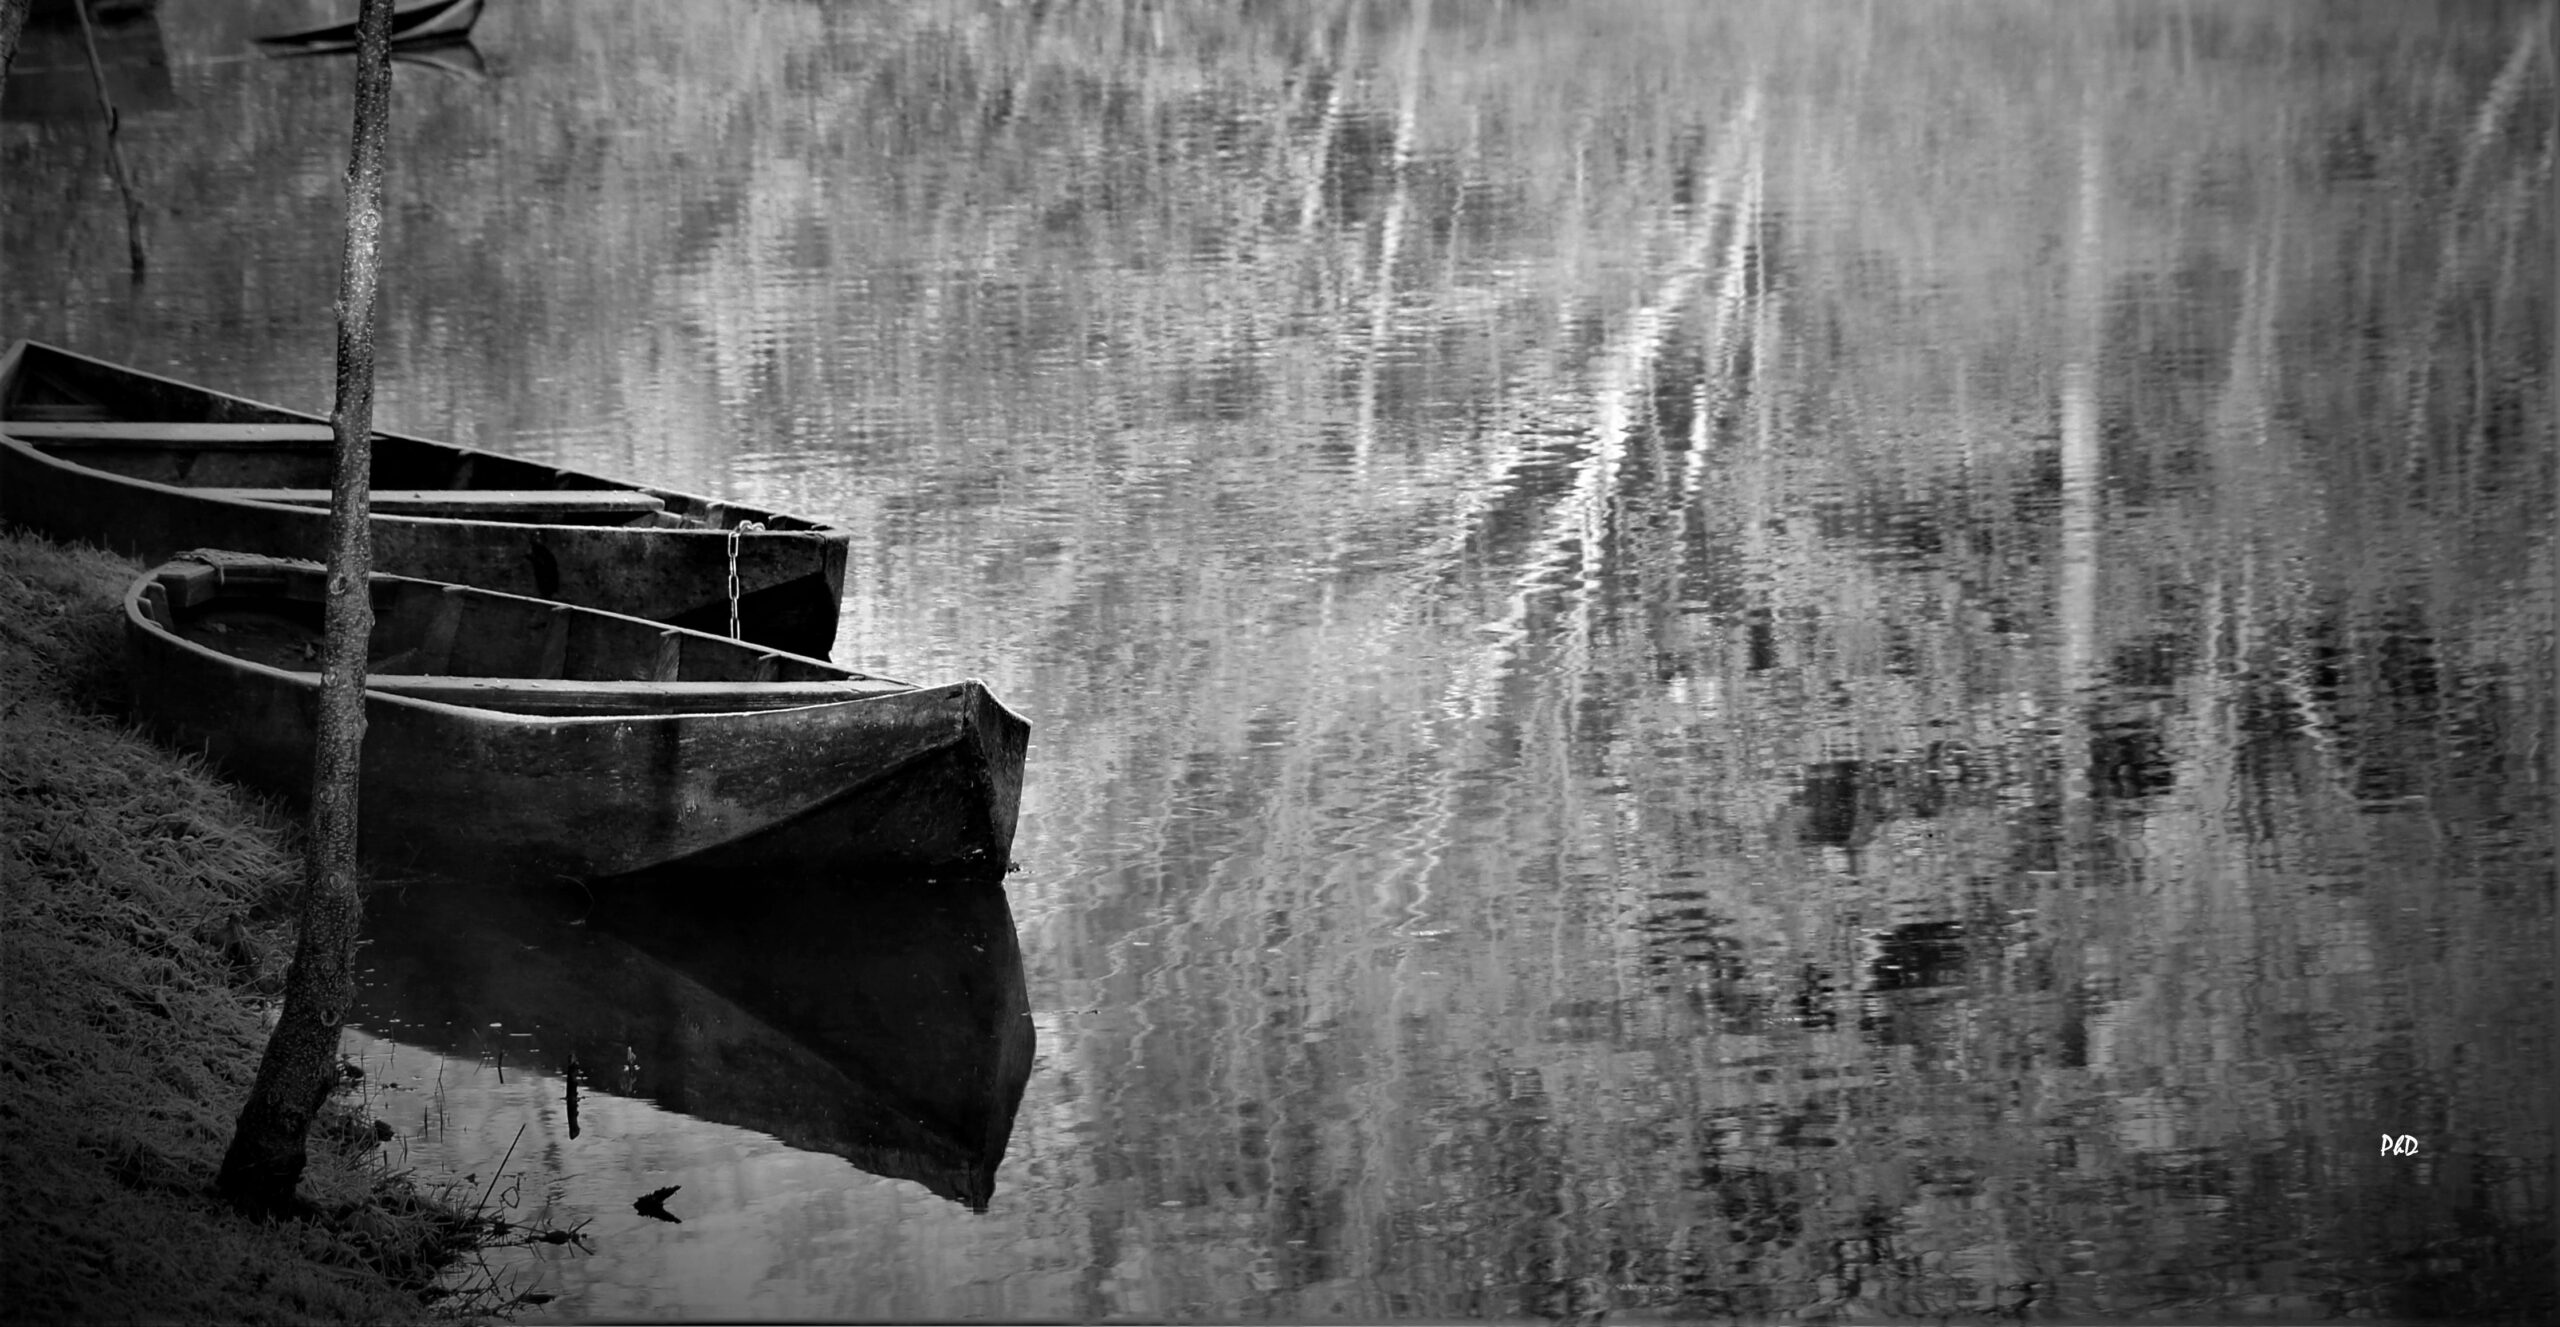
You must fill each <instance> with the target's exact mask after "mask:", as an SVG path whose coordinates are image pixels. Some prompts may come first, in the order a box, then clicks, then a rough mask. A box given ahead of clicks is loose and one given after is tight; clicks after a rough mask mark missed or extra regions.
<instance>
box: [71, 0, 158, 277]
mask: <svg viewBox="0 0 2560 1327" xmlns="http://www.w3.org/2000/svg"><path fill="white" fill-rule="evenodd" d="M71 7H72V8H73V9H76V10H78V11H80V44H81V45H83V46H85V47H87V48H88V51H89V81H90V82H91V83H93V84H95V85H96V86H97V89H98V108H99V109H100V110H102V111H104V112H106V116H107V173H108V174H110V175H113V176H115V178H116V192H118V193H120V194H123V195H124V242H125V247H126V248H127V249H128V250H130V251H131V255H132V258H133V279H134V280H136V281H140V280H141V279H142V267H143V261H142V200H141V199H140V198H137V197H135V196H134V192H133V175H132V173H131V172H129V171H127V170H126V169H125V168H124V149H123V148H122V147H119V146H117V144H116V129H117V127H118V126H119V124H120V122H121V120H122V117H120V116H118V115H117V114H116V103H115V99H114V98H112V97H110V96H108V95H107V67H106V64H105V62H104V61H101V60H100V59H99V58H98V28H97V25H96V24H95V23H92V22H91V21H90V20H89V0H72V4H71Z"/></svg>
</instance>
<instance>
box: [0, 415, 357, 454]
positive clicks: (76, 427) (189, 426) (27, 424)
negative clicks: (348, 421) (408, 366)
mask: <svg viewBox="0 0 2560 1327" xmlns="http://www.w3.org/2000/svg"><path fill="white" fill-rule="evenodd" d="M0 433H6V434H8V435H9V436H10V437H13V438H23V439H25V440H26V441H28V442H47V443H55V444H61V445H69V446H78V445H80V444H82V443H89V444H96V445H102V446H111V447H130V446H133V445H135V444H137V443H139V444H142V445H145V446H183V447H187V448H190V449H194V450H206V449H216V450H218V449H221V448H225V447H249V448H259V449H267V448H275V447H291V448H294V449H297V450H299V449H301V448H305V447H328V446H331V445H333V444H334V443H335V442H336V441H337V435H336V433H334V432H332V431H331V429H330V427H329V426H328V425H326V424H198V423H181V422H174V421H165V420H137V419H107V420H94V419H78V420H65V419H10V420H5V421H0Z"/></svg>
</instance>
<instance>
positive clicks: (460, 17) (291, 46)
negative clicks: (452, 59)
mask: <svg viewBox="0 0 2560 1327" xmlns="http://www.w3.org/2000/svg"><path fill="white" fill-rule="evenodd" d="M482 2H483V0H417V3H415V4H406V5H401V6H399V7H397V8H395V9H393V10H392V11H391V41H392V44H393V45H395V46H396V45H400V44H403V43H408V42H421V41H450V40H452V39H454V38H457V37H460V36H462V35H464V34H465V33H468V32H470V31H471V25H472V24H474V23H477V22H479V21H480V7H481V4H482ZM257 40H258V45H260V46H262V47H265V48H267V49H268V50H269V51H270V52H273V53H276V54H291V55H321V54H327V53H331V52H337V51H352V50H354V49H355V48H356V20H354V19H348V20H347V21H346V22H344V23H323V24H321V25H320V26H318V27H316V28H303V29H301V30H299V31H295V32H282V33H278V34H276V35H275V36H272V37H260V38H258V39H257Z"/></svg>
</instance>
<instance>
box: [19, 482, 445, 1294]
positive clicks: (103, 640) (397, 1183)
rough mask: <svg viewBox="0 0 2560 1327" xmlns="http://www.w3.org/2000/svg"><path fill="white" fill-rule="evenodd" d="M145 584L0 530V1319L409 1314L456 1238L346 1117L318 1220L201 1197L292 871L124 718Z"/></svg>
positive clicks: (248, 814)
mask: <svg viewBox="0 0 2560 1327" xmlns="http://www.w3.org/2000/svg"><path fill="white" fill-rule="evenodd" d="M139 571H140V568H139V567H138V566H136V565H135V564H133V563H131V562H129V561H126V560H124V559H121V558H117V557H113V556H110V555H107V554H103V553H99V552H96V551H94V550H87V549H72V548H66V547H63V546H60V545H55V544H51V543H48V542H46V541H44V540H41V539H35V538H30V537H26V536H23V535H21V534H18V533H15V532H0V711H5V713H4V714H0V1251H4V1252H0V1320H7V1321H25V1322H64V1321H119V1322H136V1321H140V1322H181V1321H184V1322H287V1323H296V1322H349V1321H367V1322H371V1321H385V1320H390V1321H398V1320H411V1319H417V1318H422V1317H425V1316H427V1315H428V1313H429V1310H428V1308H427V1307H426V1305H427V1302H428V1301H427V1298H426V1296H427V1295H429V1294H431V1293H432V1292H431V1291H430V1289H429V1287H430V1285H431V1282H432V1280H433V1278H434V1277H435V1275H436V1273H437V1271H438V1270H439V1268H441V1267H443V1266H445V1265H447V1264H449V1263H450V1262H451V1261H452V1260H453V1259H454V1258H455V1257H456V1256H457V1255H458V1254H460V1253H461V1252H462V1251H463V1250H464V1249H466V1248H468V1247H469V1238H468V1234H469V1230H470V1228H471V1227H470V1224H469V1223H468V1222H466V1221H465V1220H464V1219H463V1218H462V1217H461V1216H460V1214H458V1213H456V1212H454V1211H452V1210H451V1209H449V1208H447V1207H445V1206H443V1205H441V1204H440V1203H438V1202H436V1201H434V1200H433V1199H432V1198H431V1197H430V1196H428V1195H426V1194H425V1193H422V1192H421V1191H420V1190H419V1189H418V1188H416V1187H414V1186H413V1185H411V1184H410V1183H409V1182H408V1181H407V1180H406V1179H404V1178H402V1177H399V1176H395V1175H393V1174H391V1173H390V1171H389V1168H388V1167H387V1166H386V1165H385V1164H384V1163H383V1161H382V1160H381V1157H380V1154H379V1152H378V1151H376V1150H373V1149H374V1148H375V1144H374V1140H373V1132H372V1129H371V1127H370V1124H369V1122H367V1121H365V1120H363V1119H361V1118H360V1117H358V1116H356V1115H355V1114H353V1112H352V1108H351V1107H350V1108H349V1109H347V1110H343V1111H339V1112H336V1113H334V1114H333V1115H331V1116H328V1117H324V1120H323V1122H322V1125H321V1126H320V1127H315V1128H314V1130H313V1140H312V1156H311V1167H310V1170H309V1172H308V1174H307V1176H306V1178H305V1180H304V1182H303V1188H304V1192H305V1194H306V1195H307V1196H309V1197H311V1198H312V1199H313V1200H314V1201H315V1205H316V1208H317V1211H318V1213H319V1214H318V1215H316V1216H315V1217H313V1218H311V1219H308V1220H301V1221H284V1222H264V1221H255V1220H250V1219H247V1218H244V1217H242V1216H239V1215H237V1214H235V1213H233V1212H232V1211H231V1210H230V1209H229V1208H228V1207H226V1206H225V1205H224V1204H223V1203H222V1202H221V1201H220V1200H219V1199H218V1198H216V1197H215V1196H214V1195H213V1193H212V1183H213V1178H214V1173H215V1170H216V1168H217V1166H218V1165H219V1163H220V1161H221V1158H222V1151H223V1148H224V1147H225V1146H226V1145H227V1144H228V1142H229V1141H230V1136H231V1125H232V1120H233V1118H234V1117H235V1116H236V1115H237V1113H238V1111H239V1108H240V1104H241V1102H242V1100H243V1099H244V1098H245V1097H246V1096H247V1094H248V1089H249V1083H250V1080H251V1079H252V1078H253V1077H254V1076H255V1074H256V1071H257V1064H258V1057H259V1054H260V1051H261V1049H262V1048H263V1046H264V1044H265V1040H266V1033H265V1025H264V1023H263V1021H262V1010H263V1006H264V1005H265V1003H266V1002H267V1001H268V1000H270V999H271V998H272V994H273V992H274V991H276V990H278V989H280V987H281V979H282V975H283V969H284V965H285V962H286V956H287V955H288V954H289V952H290V949H289V944H288V940H289V928H288V927H287V926H286V924H285V918H286V915H287V914H288V913H289V911H290V909H289V900H290V898H291V894H292V890H293V888H294V886H295V884H296V881H297V879H298V874H299V871H300V862H299V858H298V856H297V855H296V853H295V850H294V846H293V833H294V830H293V826H292V824H291V822H290V821H289V820H288V819H287V818H286V817H285V816H284V815H283V814H281V812H280V811H279V810H278V808H276V807H275V806H273V805H270V804H267V803H264V802H261V801H259V800H256V799H254V798H252V797H250V796H249V795H247V794H244V793H242V792H241V791H240V790H238V789H236V788H234V787H232V786H230V785H228V784H226V783H223V782H221V781H220V780H218V779H216V778H214V777H212V776H211V775H210V774H208V773H207V772H206V770H205V768H204V766H203V765H202V763H201V762H198V761H195V760H192V759H189V758H186V757H183V756H179V755H176V754H173V753H171V752H169V751H167V750H165V749H163V748H161V747H159V746H157V745H154V744H153V743H152V742H150V741H149V740H148V739H146V738H144V737H142V736H140V735H139V734H137V733H135V732H134V731H133V730H132V729H131V728H129V727H128V726H127V725H126V724H125V722H124V721H123V720H122V718H121V717H120V716H119V714H118V712H117V711H118V707H119V705H120V696H121V693H122V690H123V677H122V668H123V663H122V660H123V654H122V649H121V642H120V636H119V622H120V617H119V613H118V603H119V601H120V599H121V597H122V594H123V591H124V588H125V586H126V585H127V584H128V583H130V581H131V580H132V578H133V577H134V576H135V575H136V574H138V572H139Z"/></svg>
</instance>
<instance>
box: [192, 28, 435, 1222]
mask: <svg viewBox="0 0 2560 1327" xmlns="http://www.w3.org/2000/svg"><path fill="white" fill-rule="evenodd" d="M391 7H392V0H364V8H363V10H362V13H361V16H360V18H359V25H360V26H359V27H358V28H357V33H356V40H357V49H356V97H355V101H356V114H355V148H354V151H353V153H352V155H351V157H350V159H349V161H348V165H347V245H346V257H345V260H344V266H343V268H342V269H341V276H340V280H339V286H338V399H337V408H336V409H334V410H333V411H331V412H330V417H329V422H330V424H331V425H332V426H334V428H335V429H336V432H337V443H338V456H337V471H336V482H335V483H334V485H333V486H332V490H331V493H330V499H329V601H328V606H327V610H326V616H325V619H324V621H325V624H326V627H327V631H328V636H327V639H326V641H325V643H324V644H323V645H322V647H321V654H320V739H319V749H318V759H317V761H316V764H315V770H314V773H313V775H312V780H311V783H312V787H311V845H310V859H309V863H308V865H307V867H306V868H305V870H304V872H303V879H302V899H301V909H300V911H301V937H300V940H299V943H298V944H297V945H296V947H295V949H294V953H293V969H292V971H291V973H290V974H289V975H288V976H287V977H286V979H285V991H284V1011H283V1014H282V1016H281V1017H280V1018H279V1020H278V1021H277V1024H276V1029H275V1032H274V1034H273V1035H271V1036H270V1037H269V1038H268V1039H267V1052H266V1057H265V1058H264V1059H263V1060H261V1061H260V1062H259V1064H258V1081H257V1083H256V1085H255V1086H254V1087H252V1088H251V1089H250V1092H249V1102H248V1104H247V1105H246V1106H244V1107H242V1108H241V1111H240V1122H239V1125H238V1126H237V1128H236V1129H235V1130H234V1131H233V1133H232V1135H231V1147H230V1150H229V1151H227V1152H226V1153H224V1155H223V1158H222V1175H221V1179H220V1181H219V1184H220V1188H221V1190H222V1193H223V1195H224V1196H225V1197H227V1198H229V1199H230V1200H231V1202H232V1203H233V1204H234V1205H236V1206H239V1207H241V1208H244V1209H247V1210H250V1211H256V1212H276V1211H282V1210H289V1209H291V1208H293V1207H294V1206H295V1205H296V1199H295V1197H294V1187H295V1185H296V1184H298V1183H299V1182H300V1180H301V1178H302V1168H303V1164H304V1161H305V1159H306V1153H305V1151H304V1139H305V1136H306V1135H307V1133H308V1132H309V1130H310V1127H311V1119H312V1117H313V1116H314V1115H316V1114H318V1113H319V1110H320V1107H321V1104H322V1103H323V1102H325V1101H327V1100H328V1097H329V1092H330V1089H331V1088H333V1087H335V1086H336V1084H337V1067H338V1066H337V1059H338V1031H339V1028H340V1027H341V1026H342V1025H344V1023H345V1022H346V1014H347V1006H348V1005H349V1004H350V1003H351V1002H352V1001H353V1000H354V998H355V970H354V960H355V941H356V927H357V922H358V919H359V917H360V916H361V914H362V907H363V896H362V893H361V889H362V885H361V882H360V880H359V879H358V877H357V874H356V778H357V771H358V769H359V767H360V762H361V757H362V752H363V743H364V675H365V645H366V640H367V638H368V637H369V636H371V635H372V632H373V603H372V597H371V592H370V586H371V573H372V570H373V534H372V524H371V521H370V519H369V516H368V507H369V505H370V495H371V489H372V461H373V322H374V319H373V304H374V291H375V288H376V286H377V285H378V284H379V277H380V265H379V261H378V255H379V248H380V240H381V231H382V164H383V163H382V157H383V139H384V136H385V129H386V127H387V122H388V121H389V119H390V111H391Z"/></svg>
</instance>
